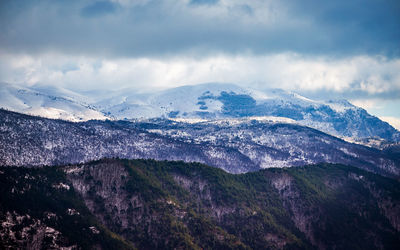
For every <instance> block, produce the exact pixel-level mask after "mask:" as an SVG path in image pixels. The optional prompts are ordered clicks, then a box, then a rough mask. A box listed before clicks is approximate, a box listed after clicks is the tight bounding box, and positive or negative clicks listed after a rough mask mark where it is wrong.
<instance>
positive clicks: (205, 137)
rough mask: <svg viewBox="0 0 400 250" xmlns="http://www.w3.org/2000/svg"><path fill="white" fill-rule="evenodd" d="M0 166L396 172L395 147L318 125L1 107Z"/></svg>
mask: <svg viewBox="0 0 400 250" xmlns="http://www.w3.org/2000/svg"><path fill="white" fill-rule="evenodd" d="M0 114H1V115H0V141H1V144H0V165H16V166H22V165H29V166H41V165H62V164H69V163H80V162H87V161H90V160H95V159H100V158H103V157H119V158H129V159H137V158H150V159H158V160H183V161H185V162H200V163H205V164H208V165H210V166H214V167H219V168H222V169H224V170H225V171H228V172H230V173H244V172H249V171H255V170H258V169H261V168H269V167H289V166H301V165H305V164H313V163H320V162H330V163H342V164H348V165H353V166H356V167H359V168H362V169H366V170H368V171H372V172H376V173H380V174H383V175H387V176H392V177H395V178H397V177H398V176H399V171H400V170H399V169H400V165H399V164H400V163H399V158H398V157H396V154H395V153H391V152H389V151H381V150H377V149H372V148H368V147H364V146H360V145H356V144H351V143H347V142H345V141H343V140H341V139H338V138H335V137H332V136H330V135H327V134H324V133H322V132H320V131H317V130H314V129H311V128H308V127H303V126H299V125H296V124H284V123H276V122H270V121H257V120H237V121H235V122H233V123H232V121H230V122H228V123H225V122H221V121H219V122H203V123H202V122H200V123H193V124H190V123H187V122H177V121H171V120H165V119H161V120H151V121H147V122H144V121H142V122H140V121H137V122H128V121H125V122H124V121H88V122H82V123H72V122H67V121H61V120H51V119H45V118H39V117H33V116H27V115H22V114H18V113H14V112H10V111H5V110H0Z"/></svg>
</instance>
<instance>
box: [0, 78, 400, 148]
mask: <svg viewBox="0 0 400 250" xmlns="http://www.w3.org/2000/svg"><path fill="white" fill-rule="evenodd" d="M0 95H1V96H0V97H1V101H0V107H3V108H7V109H9V110H13V111H18V112H22V113H26V114H33V115H40V116H44V117H49V118H61V119H66V120H71V121H79V120H90V119H105V118H110V119H117V120H118V119H149V118H158V117H164V118H172V119H175V118H182V119H186V120H187V119H203V120H204V119H205V120H215V119H217V120H218V119H232V118H243V117H248V118H252V119H258V118H260V117H266V118H265V119H267V120H268V119H269V118H268V117H280V118H283V119H287V120H288V121H291V122H295V123H297V124H300V125H305V126H309V127H312V128H315V129H318V130H320V131H323V132H325V133H329V134H331V135H334V136H338V137H341V138H345V139H347V140H349V141H357V142H361V143H364V144H370V143H369V141H371V139H372V140H373V141H380V140H384V141H383V142H382V143H383V144H387V143H388V142H389V143H390V142H395V143H396V142H399V141H400V132H399V131H397V130H396V129H394V128H393V127H392V126H390V125H389V124H388V123H386V122H384V121H381V120H380V119H379V118H377V117H375V116H372V115H370V114H368V113H367V111H365V110H364V109H362V108H359V107H356V106H354V105H352V104H351V103H349V102H348V101H346V100H328V101H315V100H311V99H308V98H305V97H303V96H300V95H298V94H296V93H292V92H287V91H283V90H279V89H271V90H266V91H257V90H252V89H248V88H242V87H239V86H236V85H233V84H217V83H208V84H199V85H193V86H183V87H178V88H172V89H168V90H164V91H159V92H153V93H137V92H136V91H134V90H130V89H123V90H116V91H109V92H101V93H100V92H99V91H95V92H91V93H90V92H88V93H84V94H77V93H74V92H72V91H68V90H63V89H58V88H45V87H35V88H30V89H28V88H19V87H15V86H11V85H7V84H0ZM257 117H258V118H257ZM382 143H381V144H382Z"/></svg>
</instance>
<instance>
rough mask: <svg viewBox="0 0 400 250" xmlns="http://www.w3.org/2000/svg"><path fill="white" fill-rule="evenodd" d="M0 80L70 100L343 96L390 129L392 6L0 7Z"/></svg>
mask: <svg viewBox="0 0 400 250" xmlns="http://www.w3.org/2000/svg"><path fill="white" fill-rule="evenodd" d="M0 81H3V82H9V83H19V84H26V85H33V84H45V85H46V84H50V85H55V86H61V87H65V88H70V89H73V90H78V91H82V90H90V89H94V88H96V89H98V88H100V89H115V88H125V87H130V88H133V89H136V90H138V91H144V90H154V89H163V88H168V87H175V86H181V85H184V84H197V83H203V82H231V83H237V84H240V85H242V86H251V87H254V88H258V89H266V88H275V87H280V88H284V89H287V90H294V91H297V92H300V93H302V94H304V95H307V96H309V97H313V98H347V99H350V100H352V101H353V102H354V103H356V104H358V105H361V106H363V107H365V108H367V109H368V110H369V111H370V112H371V113H373V114H376V115H379V116H385V117H390V119H397V118H400V111H399V110H398V108H397V107H398V106H399V104H400V103H399V102H400V101H399V100H400V3H399V2H398V1H396V0H353V1H349V0H338V1H317V0H303V1H296V0H283V1H272V0H262V1H261V0H260V1H258V0H252V1H244V0H243V1H242V0H236V1H235V0H219V1H218V0H197V1H195V0H175V1H173V0H164V1H152V0H113V1H82V0H80V1H77V0H65V1H62V0H60V1H54V0H29V1H7V0H3V1H0ZM388 119H389V118H388ZM393 121H394V120H393Z"/></svg>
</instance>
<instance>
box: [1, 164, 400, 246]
mask: <svg viewBox="0 0 400 250" xmlns="http://www.w3.org/2000/svg"><path fill="white" fill-rule="evenodd" d="M67 187H68V188H67ZM0 192H1V193H2V194H3V195H1V196H0V221H1V222H8V224H7V226H4V225H5V224H4V223H2V224H1V225H2V226H1V228H0V237H1V238H0V239H1V242H2V243H1V244H3V246H21V245H22V246H27V245H29V244H32V239H33V238H35V237H36V239H37V238H40V237H39V236H40V234H38V233H37V232H40V230H42V231H44V232H45V233H43V235H44V236H43V237H42V238H41V239H42V240H41V244H42V245H41V247H46V246H47V247H48V246H54V245H57V246H59V247H60V246H78V247H81V248H83V249H92V248H95V247H100V248H103V249H123V248H134V247H136V248H138V249H173V248H178V249H201V248H203V249H211V248H212V249H312V248H327V249H396V248H397V246H399V245H400V233H399V230H400V219H399V217H400V184H399V182H398V181H396V180H393V179H389V178H385V177H382V176H379V175H375V174H372V173H369V172H365V171H363V170H360V169H358V168H353V167H350V166H343V165H333V164H320V165H312V166H305V167H296V168H285V169H265V170H261V171H258V172H252V173H246V174H239V175H233V174H228V173H226V172H224V171H223V170H220V169H217V168H212V167H208V166H205V165H202V164H198V163H184V162H171V161H153V160H121V159H103V160H99V161H93V162H90V163H86V164H80V165H69V166H65V167H46V168H40V169H27V168H14V167H1V168H0ZM71 211H72V212H71ZM26 215H29V218H28V217H27V216H26ZM24 216H25V217H24ZM21 217H24V218H22V219H21ZM18 218H19V219H18ZM38 221H40V223H38ZM11 224H13V225H11ZM24 228H25V231H29V233H28V234H27V233H25V234H24V233H22V232H25V231H24ZM26 228H28V229H29V230H27V229H26ZM46 228H47V231H46ZM48 228H52V229H54V230H55V231H56V232H59V234H57V233H54V231H52V230H51V229H48ZM93 228H94V229H93ZM11 231H12V232H15V237H12V236H10V232H11ZM49 232H50V233H49ZM51 232H53V233H51ZM35 233H36V236H35ZM38 235H39V236H38ZM24 239H25V240H24ZM29 242H30V243H29ZM37 242H38V241H36V244H38V243H37ZM28 243H29V244H28ZM24 244H25V245H24Z"/></svg>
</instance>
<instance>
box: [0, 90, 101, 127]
mask: <svg viewBox="0 0 400 250" xmlns="http://www.w3.org/2000/svg"><path fill="white" fill-rule="evenodd" d="M86 100H87V97H85V96H82V95H79V94H77V93H74V92H72V91H69V90H66V89H61V88H48V87H46V88H44V87H43V88H41V87H36V88H25V87H20V86H16V85H11V84H7V83H0V107H2V108H6V109H8V110H12V111H16V112H21V113H25V114H31V115H36V116H42V117H47V118H54V119H63V120H69V121H86V120H91V119H100V120H101V119H105V118H106V117H105V116H104V114H103V113H101V112H100V111H98V110H96V109H95V108H93V107H91V106H90V105H89V104H87V103H85V101H86Z"/></svg>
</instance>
